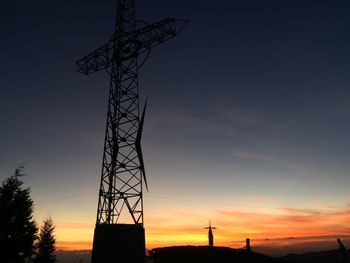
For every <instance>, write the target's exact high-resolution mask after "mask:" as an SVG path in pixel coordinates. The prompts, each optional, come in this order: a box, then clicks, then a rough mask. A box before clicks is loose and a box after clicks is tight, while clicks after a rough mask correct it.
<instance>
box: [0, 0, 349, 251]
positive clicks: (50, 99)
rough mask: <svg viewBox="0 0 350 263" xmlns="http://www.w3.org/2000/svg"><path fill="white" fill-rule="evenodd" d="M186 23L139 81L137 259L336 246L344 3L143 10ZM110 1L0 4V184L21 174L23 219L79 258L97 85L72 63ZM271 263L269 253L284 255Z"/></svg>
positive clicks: (91, 205)
mask: <svg viewBox="0 0 350 263" xmlns="http://www.w3.org/2000/svg"><path fill="white" fill-rule="evenodd" d="M136 5H137V18H138V19H139V20H145V21H147V22H150V23H152V22H156V21H158V20H160V19H162V18H164V17H175V18H183V19H188V20H190V22H189V24H188V25H187V27H186V28H185V29H184V30H183V31H182V32H181V33H180V34H179V35H178V36H177V37H176V38H174V39H172V40H170V41H168V42H166V43H164V44H163V45H161V46H159V47H157V48H155V49H154V50H153V51H152V53H151V56H150V58H149V60H148V62H147V63H146V65H145V66H144V67H143V68H142V70H141V72H140V74H139V83H140V93H141V99H142V101H144V100H145V98H146V97H147V96H148V98H149V105H148V112H147V115H146V120H145V126H144V133H143V153H144V159H145V165H146V173H147V180H148V184H149V192H148V193H147V192H145V195H144V205H145V209H144V211H145V229H146V243H147V248H154V247H157V246H168V245H187V244H194V245H205V244H207V233H206V230H205V227H206V226H207V225H208V223H209V220H211V222H212V224H213V225H214V226H216V227H217V229H216V230H215V232H214V235H215V244H216V245H224V246H231V247H236V248H237V247H242V246H243V245H244V240H245V239H246V238H247V237H249V238H251V239H252V246H253V247H254V245H255V246H261V247H264V246H265V247H274V249H275V250H274V251H275V252H276V251H282V252H283V253H284V252H285V251H287V252H289V251H293V250H297V249H300V247H301V246H303V247H304V248H305V247H307V248H308V249H316V250H317V249H319V248H322V249H323V248H327V249H328V248H336V247H337V243H336V238H337V237H342V239H344V243H345V245H347V246H348V247H350V225H349V224H350V191H349V189H350V175H349V171H350V139H349V134H350V88H349V84H350V74H349V71H350V16H349V14H350V2H349V1H342V0H336V1H334V0H328V1H323V0H308V1H304V0H283V1H282V0H235V1H232V0H220V1H208V0H202V1H188V0H176V1H175V0H171V1H170V0H148V1H137V0H136ZM115 13H116V0H104V1H98V0H74V1H71V0H61V1H44V0H36V1H25V0H11V1H6V0H5V1H1V2H0V37H1V41H0V48H1V51H2V56H1V59H0V69H1V73H0V76H1V77H0V88H1V89H0V90H1V95H0V125H1V129H0V179H1V181H3V180H4V179H5V178H6V177H8V176H10V175H12V174H13V172H14V170H15V168H16V167H17V166H18V165H21V164H22V163H25V172H26V174H27V176H26V177H25V178H24V181H25V184H26V186H29V187H30V188H31V191H32V197H33V200H34V202H35V220H36V221H37V222H41V221H42V220H43V219H44V218H46V217H48V216H51V217H52V218H53V220H54V222H55V224H56V237H57V245H58V248H60V249H90V248H91V242H92V238H93V229H94V224H95V220H96V210H97V193H98V186H99V180H100V172H101V162H102V150H103V141H104V131H105V121H106V111H107V95H108V85H109V84H108V76H107V74H106V73H104V72H99V73H96V74H93V75H90V76H85V75H82V74H79V73H77V72H76V68H75V64H74V62H75V61H76V60H77V59H79V58H81V57H83V56H84V55H87V54H88V53H90V52H91V51H93V50H94V49H95V48H97V47H99V46H100V45H101V44H103V43H105V42H106V41H107V40H109V38H110V37H111V35H112V33H113V32H114V21H115ZM282 252H281V253H282Z"/></svg>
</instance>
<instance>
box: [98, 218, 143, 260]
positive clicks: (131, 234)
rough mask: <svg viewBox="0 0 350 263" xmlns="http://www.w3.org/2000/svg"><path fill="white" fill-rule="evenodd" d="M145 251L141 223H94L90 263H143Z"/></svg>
mask: <svg viewBox="0 0 350 263" xmlns="http://www.w3.org/2000/svg"><path fill="white" fill-rule="evenodd" d="M145 252H146V251H145V231H144V228H143V227H142V226H141V225H134V224H133V225H131V224H114V225H96V227H95V233H94V243H93V248H92V257H91V263H114V262H115V263H144V262H145V254H146V253H145Z"/></svg>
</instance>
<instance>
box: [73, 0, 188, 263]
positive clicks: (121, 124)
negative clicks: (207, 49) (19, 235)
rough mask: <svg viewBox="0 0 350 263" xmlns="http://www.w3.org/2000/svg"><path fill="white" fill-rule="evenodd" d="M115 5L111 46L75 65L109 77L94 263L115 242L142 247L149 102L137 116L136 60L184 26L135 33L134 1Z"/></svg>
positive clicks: (168, 24)
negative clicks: (145, 128) (144, 139)
mask: <svg viewBox="0 0 350 263" xmlns="http://www.w3.org/2000/svg"><path fill="white" fill-rule="evenodd" d="M117 3H118V4H117V23H116V30H115V33H114V35H113V36H112V38H111V39H110V41H108V42H107V43H106V44H105V45H103V46H102V47H100V48H98V49H97V50H95V51H94V52H92V53H91V54H89V55H87V56H85V57H84V58H82V59H80V60H79V61H77V62H76V64H77V67H78V71H79V72H81V73H84V74H90V73H94V72H96V71H99V70H106V72H107V73H108V75H109V76H110V90H109V101H108V111H107V125H106V131H105V142H104V152H103V162H102V173H101V183H100V190H99V198H98V209H97V220H96V228H95V234H94V245H93V253H92V254H93V256H92V261H93V262H98V263H101V262H107V261H108V262H110V261H109V260H110V258H109V257H110V256H112V254H113V255H114V254H115V253H116V252H115V251H110V250H115V249H116V245H113V244H111V243H113V242H114V243H116V244H118V247H119V250H120V252H121V253H126V252H125V251H123V250H125V249H126V250H130V249H133V248H131V247H130V246H134V245H132V244H137V243H138V242H139V243H140V244H141V246H142V243H143V251H144V247H145V246H144V232H143V195H142V190H143V184H145V186H146V188H147V181H146V176H145V167H144V162H143V157H142V151H141V135H142V128H143V121H144V116H145V109H146V105H147V101H146V103H145V106H144V108H143V111H142V114H141V115H140V103H139V88H138V70H139V68H140V66H139V64H138V58H139V56H141V55H143V57H144V61H145V60H146V59H147V57H148V55H149V52H150V50H151V49H152V48H153V47H155V46H157V45H159V44H161V43H162V42H164V41H166V40H168V39H170V38H172V37H174V36H175V35H176V34H177V33H178V32H179V31H180V30H181V29H182V28H183V27H184V26H185V25H186V23H187V21H185V20H177V19H169V18H168V19H163V20H161V21H160V22H157V23H154V24H151V25H148V24H146V23H144V22H143V24H142V25H143V27H141V28H139V27H138V26H137V22H136V19H135V1H134V0H118V2H117ZM145 24H146V26H145ZM144 61H143V62H142V63H141V64H143V63H144ZM124 211H126V212H124ZM128 214H129V216H128ZM121 220H127V222H128V223H129V224H120V221H121ZM125 229H128V230H125ZM135 229H136V230H135ZM137 229H139V230H137ZM140 229H141V230H140ZM125 231H126V232H125ZM135 231H136V232H135ZM140 231H141V232H140ZM135 233H136V234H135ZM118 235H121V236H119V237H118ZM125 235H127V236H128V238H130V236H133V235H134V236H135V238H134V239H135V240H133V238H131V240H130V242H129V241H125V242H124V241H123V242H124V243H122V244H121V241H120V240H122V239H124V240H125ZM128 238H127V239H128ZM142 239H143V240H142ZM128 242H129V243H130V244H129V243H128ZM126 243H128V244H126ZM136 246H137V245H136ZM135 249H136V250H137V249H138V248H135ZM106 254H107V255H106ZM109 254H110V255H109ZM101 255H103V256H101ZM121 261H130V262H134V261H135V257H133V256H132V255H129V256H125V257H122V258H121ZM136 261H137V260H136ZM136 261H135V262H136Z"/></svg>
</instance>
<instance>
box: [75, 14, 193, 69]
mask: <svg viewBox="0 0 350 263" xmlns="http://www.w3.org/2000/svg"><path fill="white" fill-rule="evenodd" d="M186 24H187V21H186V20H179V19H173V18H167V19H163V20H161V21H159V22H157V23H154V24H152V25H149V26H146V27H143V28H140V29H138V30H136V31H134V32H131V33H129V34H127V35H126V36H125V37H124V40H123V41H120V36H118V35H117V36H113V37H112V39H111V40H110V41H109V42H107V44H105V45H103V46H102V47H100V48H98V49H96V50H95V51H94V52H92V53H90V54H89V55H87V56H85V57H83V58H82V59H80V60H78V61H77V62H76V64H77V68H78V71H79V72H81V73H84V74H90V73H93V72H96V71H99V70H102V69H106V68H108V67H109V66H110V65H111V64H112V62H113V58H114V56H115V51H116V50H117V49H120V48H122V49H123V52H121V53H122V54H123V56H122V57H120V58H119V59H121V60H122V61H123V60H127V59H129V58H130V57H132V56H135V55H138V54H141V53H143V52H145V51H147V50H149V49H151V48H153V47H155V46H158V45H159V44H161V43H163V42H164V41H166V40H169V39H171V38H173V37H174V36H176V34H177V33H178V32H180V31H181V30H182V29H183V28H184V27H185V25H186ZM121 42H122V44H120V43H121ZM118 45H122V46H118Z"/></svg>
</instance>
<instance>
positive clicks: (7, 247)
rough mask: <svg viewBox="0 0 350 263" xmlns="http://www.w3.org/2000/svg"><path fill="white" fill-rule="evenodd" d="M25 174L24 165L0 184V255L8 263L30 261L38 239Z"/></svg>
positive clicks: (2, 260)
mask: <svg viewBox="0 0 350 263" xmlns="http://www.w3.org/2000/svg"><path fill="white" fill-rule="evenodd" d="M22 176H24V174H23V167H18V168H17V169H16V170H15V173H14V175H13V176H11V177H9V178H7V179H5V180H4V181H3V182H2V185H1V186H0V211H1V214H0V257H1V262H4V263H8V262H14V263H22V262H26V261H29V260H30V259H31V257H32V254H33V249H34V241H35V240H36V238H37V236H36V233H37V230H38V229H37V227H36V224H35V221H34V220H33V201H32V199H31V197H30V189H29V188H24V187H23V182H22V181H21V180H20V178H21V177H22Z"/></svg>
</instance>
